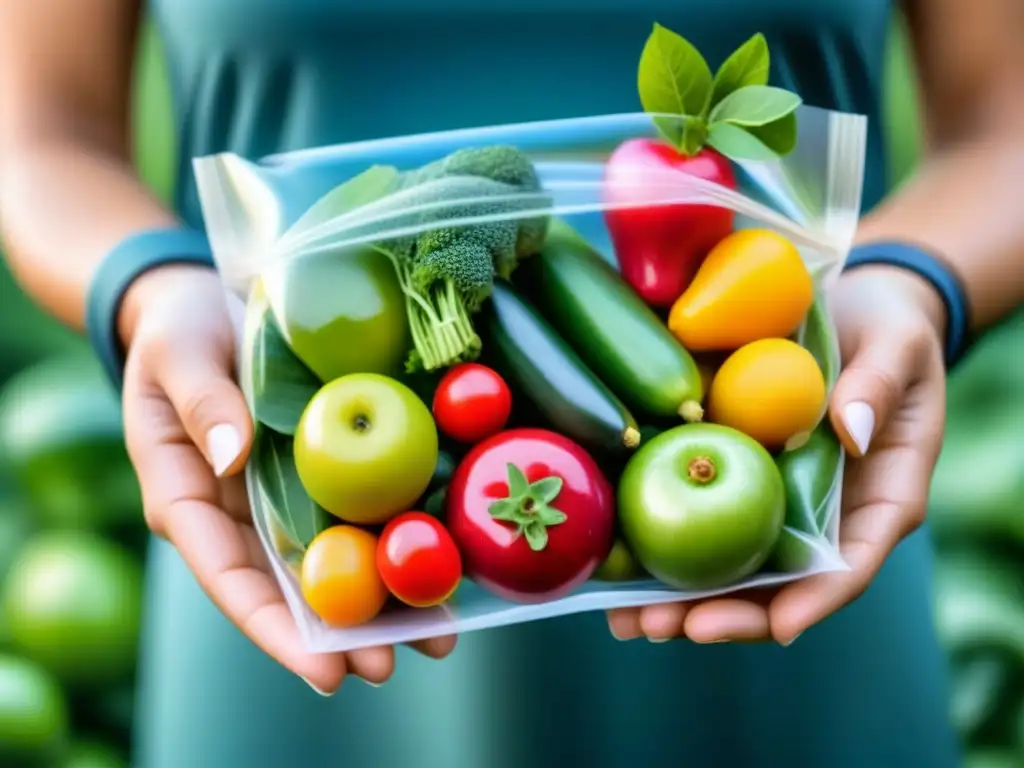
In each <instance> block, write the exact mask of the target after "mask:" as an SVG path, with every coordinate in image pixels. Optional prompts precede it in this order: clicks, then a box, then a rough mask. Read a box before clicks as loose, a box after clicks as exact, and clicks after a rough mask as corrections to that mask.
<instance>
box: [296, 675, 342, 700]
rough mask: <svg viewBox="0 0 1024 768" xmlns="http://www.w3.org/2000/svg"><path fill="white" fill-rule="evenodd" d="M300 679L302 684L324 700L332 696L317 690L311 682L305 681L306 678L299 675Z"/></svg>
mask: <svg viewBox="0 0 1024 768" xmlns="http://www.w3.org/2000/svg"><path fill="white" fill-rule="evenodd" d="M300 678H301V679H302V682H304V683H305V684H306V685H308V686H309V687H310V688H312V689H313V690H314V691H315V692H316V693H317V694H318V695H320V696H323V697H324V698H328V697H330V696H333V695H334V694H333V693H328V692H327V691H321V690H320V689H319V688H317V687H316V686H315V685H313V684H312V683H311V682H309V680H307V679H306V678H304V677H302V676H301V675H300Z"/></svg>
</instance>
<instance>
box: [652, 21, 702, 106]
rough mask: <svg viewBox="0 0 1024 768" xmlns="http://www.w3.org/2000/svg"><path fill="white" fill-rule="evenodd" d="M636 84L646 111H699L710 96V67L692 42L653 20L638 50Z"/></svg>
mask: <svg viewBox="0 0 1024 768" xmlns="http://www.w3.org/2000/svg"><path fill="white" fill-rule="evenodd" d="M637 84H638V87H639V90H640V103H641V104H643V108H644V111H646V112H649V113H651V114H661V115H700V114H703V112H704V110H705V109H706V108H707V104H708V101H709V99H710V98H711V69H710V68H709V67H708V63H707V62H706V61H705V60H704V57H703V56H701V55H700V51H698V50H697V49H696V48H694V47H693V45H691V44H690V43H688V42H687V41H686V40H684V39H683V38H682V37H681V36H680V35H678V34H676V33H675V32H673V31H671V30H669V29H666V28H665V27H663V26H661V25H660V24H655V25H654V30H653V31H652V32H651V34H650V37H648V38H647V42H646V44H645V45H644V49H643V53H641V54H640V68H639V73H638V76H637Z"/></svg>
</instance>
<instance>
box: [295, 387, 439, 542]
mask: <svg viewBox="0 0 1024 768" xmlns="http://www.w3.org/2000/svg"><path fill="white" fill-rule="evenodd" d="M437 451H438V438H437V427H436V426H435V425H434V418H433V416H431V414H430V411H429V410H428V408H427V406H426V405H424V404H423V401H422V400H420V399H419V398H418V397H417V396H416V394H415V393H414V392H413V391H412V390H411V389H409V388H408V387H407V386H405V385H404V384H402V383H400V382H398V381H395V380H394V379H391V378H388V377H387V376H382V375H380V374H374V373H354V374H350V375H348V376H342V377H341V378H340V379H335V380H334V381H332V382H330V383H329V384H326V385H324V387H323V388H321V389H320V391H319V392H317V394H316V395H314V396H313V399H312V400H310V402H309V405H307V406H306V409H305V410H304V411H303V413H302V418H300V419H299V424H298V427H297V428H296V430H295V446H294V452H295V469H296V471H297V472H298V475H299V480H300V481H301V482H302V485H303V487H304V488H305V489H306V492H307V493H308V494H309V496H310V498H312V499H313V501H315V502H317V503H318V504H319V505H320V506H321V507H323V508H324V509H326V510H327V511H328V512H330V513H331V514H332V515H334V516H335V517H338V518H340V519H341V520H344V521H346V522H349V523H355V524H357V525H373V524H377V523H383V522H385V521H387V520H389V519H390V518H391V517H393V516H394V515H396V514H398V513H400V512H405V511H407V510H409V509H410V508H411V507H412V506H413V505H414V504H415V503H416V501H417V500H418V499H419V498H420V496H421V495H422V494H423V492H424V491H425V490H426V488H427V486H428V485H429V484H430V479H431V477H432V476H433V474H434V467H435V466H436V464H437Z"/></svg>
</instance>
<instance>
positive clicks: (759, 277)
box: [668, 229, 814, 352]
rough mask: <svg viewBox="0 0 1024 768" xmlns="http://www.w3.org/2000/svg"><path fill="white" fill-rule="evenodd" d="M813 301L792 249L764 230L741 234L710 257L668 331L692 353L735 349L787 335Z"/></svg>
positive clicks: (731, 237) (677, 307)
mask: <svg viewBox="0 0 1024 768" xmlns="http://www.w3.org/2000/svg"><path fill="white" fill-rule="evenodd" d="M813 302H814V281H813V280H812V279H811V275H810V273H809V272H808V271H807V267H806V266H805V265H804V262H803V259H802V258H801V257H800V252H799V251H798V250H797V249H796V246H795V245H793V243H791V242H790V241H789V240H787V239H786V238H784V237H783V236H782V235H780V234H778V233H776V232H773V231H771V230H768V229H741V230H738V231H736V232H733V233H732V234H731V235H729V236H728V237H726V238H725V239H724V240H722V241H721V242H720V243H719V244H718V245H716V246H715V247H714V248H713V249H712V250H711V253H709V254H708V257H707V258H706V259H705V260H704V263H703V264H701V267H700V269H699V270H698V271H697V275H696V276H695V277H694V278H693V282H692V283H690V287H689V288H687V289H686V292H685V293H683V295H682V296H680V297H679V299H678V300H677V301H676V303H675V304H674V305H673V307H672V310H671V312H670V313H669V318H668V327H669V330H671V331H672V333H673V334H674V335H675V337H676V338H677V339H679V341H680V343H681V344H682V345H683V346H684V347H686V349H688V350H689V351H690V352H703V351H708V350H733V349H738V348H739V347H741V346H743V345H744V344H749V343H750V342H752V341H757V340H758V339H767V338H773V337H783V336H788V335H790V334H791V333H793V331H795V330H796V329H797V328H798V327H799V326H800V323H802V322H803V320H804V316H805V315H806V314H807V310H809V309H810V308H811V304H812V303H813Z"/></svg>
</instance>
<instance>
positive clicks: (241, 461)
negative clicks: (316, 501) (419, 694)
mask: <svg viewBox="0 0 1024 768" xmlns="http://www.w3.org/2000/svg"><path fill="white" fill-rule="evenodd" d="M228 301H229V299H228V298H227V297H226V296H225V292H224V289H223V287H222V284H221V282H220V279H219V278H218V276H217V274H216V273H215V272H214V271H213V270H212V269H207V268H203V267H195V266H185V265H168V266H165V267H161V268H158V269H156V270H153V271H152V272H149V273H147V274H145V275H144V276H143V277H141V278H140V279H139V280H138V281H137V282H136V283H135V284H134V285H133V286H132V287H131V289H130V290H129V292H128V294H127V296H126V297H125V302H124V304H123V307H122V311H121V318H120V331H121V335H122V337H123V338H124V339H125V340H126V341H127V342H128V350H129V352H128V358H127V363H126V366H125V374H124V421H125V436H126V441H127V445H128V453H129V455H130V457H131V460H132V463H133V464H134V466H135V470H136V472H137V473H138V477H139V482H140V484H141V487H142V497H143V503H144V509H145V515H146V522H147V523H148V525H149V527H150V528H151V529H152V531H153V532H154V533H155V534H156V535H157V536H160V537H163V538H165V539H167V540H168V541H170V542H171V544H173V545H174V547H175V548H176V549H177V550H178V552H179V553H180V554H181V556H182V558H183V559H184V560H185V562H186V564H187V565H188V567H189V568H190V569H191V570H192V573H193V574H194V575H195V577H196V579H197V580H198V582H199V584H200V585H201V586H202V588H203V590H204V591H205V592H206V594H207V595H208V596H209V597H210V599H211V600H213V602H214V603H216V605H217V606H218V607H219V608H220V610H221V611H223V613H224V614H225V615H226V616H227V617H228V618H230V619H231V621H233V622H234V623H235V624H236V625H237V626H238V627H239V629H241V630H242V631H243V632H244V633H245V634H246V635H248V637H249V638H250V639H251V640H252V641H253V642H254V643H256V644H257V645H258V646H259V647H260V648H262V649H263V650H264V651H265V652H266V653H268V654H270V656H272V657H273V658H274V659H276V660H277V661H278V662H280V663H281V664H282V665H284V666H285V667H286V668H288V669H289V670H291V671H292V672H294V673H295V674H296V675H299V676H300V677H302V678H303V679H304V680H305V681H306V682H307V683H309V685H310V686H311V687H313V688H314V690H316V691H318V692H319V693H322V694H324V695H329V694H331V693H333V692H334V691H335V690H337V688H338V687H339V686H340V685H341V682H342V680H343V679H344V677H345V675H346V674H354V675H357V676H359V677H361V678H363V679H364V680H366V681H367V682H369V683H372V684H375V685H379V684H380V683H383V682H384V681H385V680H387V679H388V678H389V677H390V676H391V673H392V671H393V669H394V663H395V659H394V649H393V648H391V647H378V648H368V649H365V650H359V651H352V652H350V653H335V654H313V653H309V652H308V651H306V650H305V649H304V647H303V644H302V640H301V638H300V636H299V632H298V628H297V627H296V624H295V620H294V619H293V618H292V615H291V612H290V611H289V609H288V606H287V604H286V603H285V599H284V596H283V595H282V593H281V590H280V588H279V587H278V584H277V581H276V579H275V577H274V573H273V570H272V569H271V566H270V563H269V561H268V559H267V555H266V553H265V552H264V550H263V548H262V546H261V543H260V540H259V536H258V534H257V532H256V530H255V529H254V528H253V526H252V518H251V512H250V507H249V502H248V499H247V496H246V492H245V485H244V482H243V479H242V477H241V474H240V473H241V472H242V470H243V468H244V466H245V462H246V458H247V456H248V452H249V447H250V443H251V441H252V436H253V426H252V421H251V419H250V417H249V412H248V409H247V407H246V403H245V399H244V397H243V395H242V392H241V390H240V389H239V388H238V386H237V385H236V383H235V381H234V368H235V359H236V358H235V355H236V339H237V334H236V330H235V324H234V322H233V321H232V317H231V314H230V312H229V308H228ZM454 646H455V638H454V637H445V638H436V639H432V640H427V641H424V642H422V643H418V644H416V647H417V649H418V650H420V651H421V652H422V653H424V654H426V655H428V656H431V657H433V658H442V657H444V656H447V655H448V654H449V653H450V652H451V651H452V649H453V648H454Z"/></svg>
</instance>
